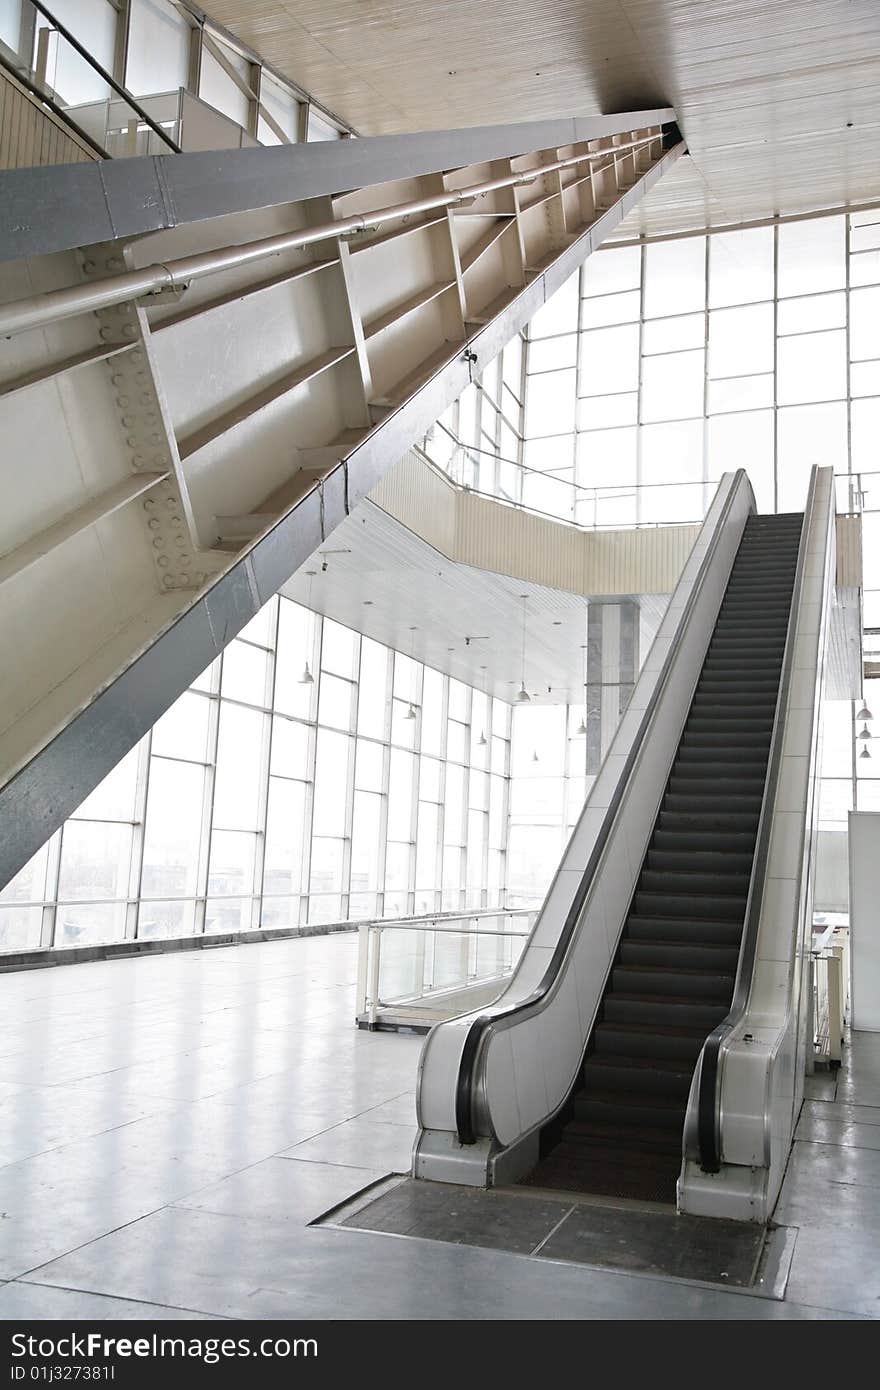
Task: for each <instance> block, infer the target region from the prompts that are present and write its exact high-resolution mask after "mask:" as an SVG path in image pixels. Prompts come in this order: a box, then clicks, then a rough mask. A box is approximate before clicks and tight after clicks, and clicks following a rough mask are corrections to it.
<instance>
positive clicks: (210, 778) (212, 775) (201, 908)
mask: <svg viewBox="0 0 880 1390" xmlns="http://www.w3.org/2000/svg"><path fill="white" fill-rule="evenodd" d="M223 658H224V652H221V653H220V656H219V658H218V660H217V676H216V681H217V686H216V692H212V693H214V694H216V696H217V698H216V699H213V700H211V702H210V704H209V706H208V711H209V712H208V753H207V758H208V761H207V764H206V766H205V775H204V779H203V782H202V830H201V834H200V836H199V859H198V864H197V866H196V903H195V912H194V916H193V935H194V936H202V935H204V931H205V918H206V914H207V899H208V877H209V870H210V867H211V841H212V839H213V835H214V789H215V787H216V785H217V750H218V747H219V743H220V710H221V705H222V701H221V699H220V688H221V685H222V682H223Z"/></svg>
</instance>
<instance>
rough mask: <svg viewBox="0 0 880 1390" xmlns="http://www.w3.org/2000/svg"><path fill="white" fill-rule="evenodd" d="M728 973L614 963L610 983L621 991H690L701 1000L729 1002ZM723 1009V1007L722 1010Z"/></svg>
mask: <svg viewBox="0 0 880 1390" xmlns="http://www.w3.org/2000/svg"><path fill="white" fill-rule="evenodd" d="M733 980H734V977H733V975H732V974H729V975H728V974H712V972H711V971H709V970H667V969H664V968H662V967H661V966H647V965H639V966H636V965H615V966H614V968H613V970H612V971H611V987H612V989H613V990H621V991H622V992H623V993H624V994H663V995H668V994H675V995H684V996H688V995H690V997H691V998H693V999H699V1000H701V1001H702V1002H703V1003H706V1004H708V1003H711V1002H714V1001H717V1002H719V1003H724V1004H726V1005H729V1004H730V1000H731V997H732V995H733ZM725 1012H726V1010H725Z"/></svg>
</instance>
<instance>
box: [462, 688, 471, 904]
mask: <svg viewBox="0 0 880 1390" xmlns="http://www.w3.org/2000/svg"><path fill="white" fill-rule="evenodd" d="M465 689H466V690H467V701H466V704H465V723H464V727H465V730H466V732H465V740H464V776H463V778H462V779H461V780H462V795H463V798H464V808H463V815H462V822H461V824H462V832H461V834H462V840H463V841H464V843H463V844H462V847H461V848H462V854H461V874H460V877H461V882H460V885H459V904H460V907H461V910H462V911H466V910H467V909H468V908H469V906H470V904H469V903H468V888H469V887H470V879H471V739H472V738H473V719H474V690H473V686H471V685H467V686H465Z"/></svg>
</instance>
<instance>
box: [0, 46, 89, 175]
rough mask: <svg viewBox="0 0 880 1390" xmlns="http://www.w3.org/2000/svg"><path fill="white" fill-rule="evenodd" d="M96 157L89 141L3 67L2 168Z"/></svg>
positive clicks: (0, 112) (0, 78)
mask: <svg viewBox="0 0 880 1390" xmlns="http://www.w3.org/2000/svg"><path fill="white" fill-rule="evenodd" d="M95 158H96V156H95V154H94V153H93V152H92V151H91V150H90V149H89V147H88V145H86V144H84V143H82V142H81V141H79V140H77V139H76V137H75V136H74V135H72V134H71V132H70V131H69V130H68V129H67V128H66V127H65V126H64V124H63V122H62V121H60V120H59V119H58V118H57V117H56V116H53V115H52V113H51V111H46V110H44V109H43V107H42V106H41V105H40V104H39V102H38V101H36V100H35V99H34V98H33V97H32V96H31V94H30V92H28V91H26V90H25V88H24V87H22V86H21V84H20V83H19V82H16V80H15V78H14V77H13V76H12V75H11V73H8V72H7V71H6V70H5V68H0V169H30V168H34V167H35V166H36V165H45V164H76V163H79V162H80V161H82V160H86V159H95Z"/></svg>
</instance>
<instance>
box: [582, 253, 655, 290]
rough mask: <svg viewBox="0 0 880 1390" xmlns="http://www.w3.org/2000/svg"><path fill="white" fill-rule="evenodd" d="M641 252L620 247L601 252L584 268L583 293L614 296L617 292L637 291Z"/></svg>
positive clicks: (592, 257)
mask: <svg viewBox="0 0 880 1390" xmlns="http://www.w3.org/2000/svg"><path fill="white" fill-rule="evenodd" d="M641 261H642V257H641V250H640V248H639V247H638V246H620V247H613V248H609V249H608V250H607V251H606V250H604V249H603V250H601V251H599V252H597V254H595V255H593V256H591V257H590V259H589V260H588V261H587V263H586V265H585V266H584V293H585V294H587V295H599V294H614V293H616V292H617V291H618V290H637V289H638V287H639V280H640V276H641Z"/></svg>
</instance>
